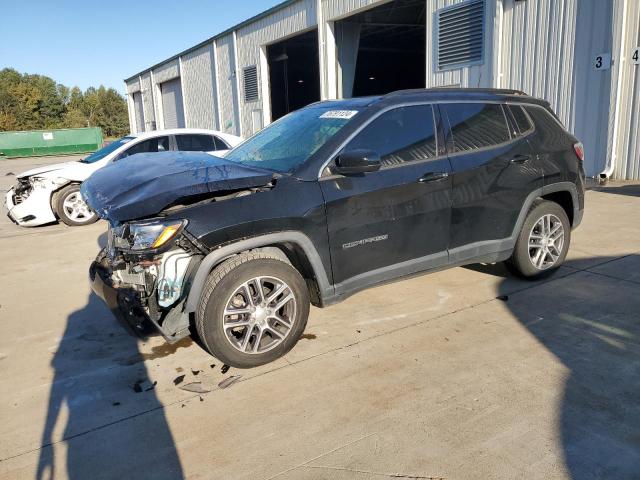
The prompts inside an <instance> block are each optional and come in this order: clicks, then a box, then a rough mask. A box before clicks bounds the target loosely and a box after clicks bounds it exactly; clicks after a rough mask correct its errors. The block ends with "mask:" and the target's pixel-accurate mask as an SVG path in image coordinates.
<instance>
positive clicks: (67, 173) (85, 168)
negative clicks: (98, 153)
mask: <svg viewBox="0 0 640 480" xmlns="http://www.w3.org/2000/svg"><path fill="white" fill-rule="evenodd" d="M101 166H102V165H101V164H100V163H97V164H96V163H81V162H64V163H54V164H53V165H45V166H43V167H38V168H34V169H31V170H27V171H26V172H23V173H21V174H20V175H18V176H17V177H18V178H24V177H33V176H38V177H44V178H50V179H54V178H66V179H67V180H72V181H77V182H82V181H84V180H86V179H87V178H89V176H90V175H91V174H92V173H93V172H95V171H96V170H97V169H98V168H100V167H101Z"/></svg>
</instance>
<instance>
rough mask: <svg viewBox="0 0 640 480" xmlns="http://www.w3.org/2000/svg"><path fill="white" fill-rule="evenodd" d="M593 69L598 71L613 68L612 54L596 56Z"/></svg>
mask: <svg viewBox="0 0 640 480" xmlns="http://www.w3.org/2000/svg"><path fill="white" fill-rule="evenodd" d="M593 68H595V69H596V70H609V69H610V68H611V54H610V53H601V54H599V55H596V58H595V59H594V61H593Z"/></svg>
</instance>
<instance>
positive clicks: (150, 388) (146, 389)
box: [144, 380, 158, 392]
mask: <svg viewBox="0 0 640 480" xmlns="http://www.w3.org/2000/svg"><path fill="white" fill-rule="evenodd" d="M156 385H158V381H157V380H156V381H155V382H153V384H151V385H150V386H149V387H147V388H145V389H144V391H145V392H148V391H149V390H153V389H154V388H156Z"/></svg>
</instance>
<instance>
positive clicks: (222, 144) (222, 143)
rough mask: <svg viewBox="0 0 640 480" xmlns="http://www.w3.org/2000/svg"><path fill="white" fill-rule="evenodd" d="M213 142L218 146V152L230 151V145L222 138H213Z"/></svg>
mask: <svg viewBox="0 0 640 480" xmlns="http://www.w3.org/2000/svg"><path fill="white" fill-rule="evenodd" d="M213 141H214V143H215V144H216V150H229V145H227V142H225V141H224V140H222V139H221V138H220V137H215V136H214V137H213Z"/></svg>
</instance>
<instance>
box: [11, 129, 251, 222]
mask: <svg viewBox="0 0 640 480" xmlns="http://www.w3.org/2000/svg"><path fill="white" fill-rule="evenodd" d="M241 140H242V139H241V138H240V137H236V136H235V135H229V134H227V133H222V132H217V131H214V130H202V129H194V128H180V129H173V130H155V131H152V132H145V133H139V134H131V135H127V136H126V137H123V138H121V139H120V140H116V141H114V142H112V143H110V144H109V145H107V146H105V147H103V148H101V149H100V150H98V151H96V152H94V153H92V154H91V155H89V156H88V157H86V158H84V159H82V160H80V161H77V162H65V163H57V164H54V165H47V166H44V167H40V168H35V169H33V170H29V171H27V172H24V173H21V174H20V175H18V176H17V180H18V183H17V184H16V185H15V186H13V187H12V188H11V189H10V190H9V191H8V192H7V195H6V197H5V203H6V207H7V210H8V211H9V217H10V218H11V219H12V220H13V221H14V222H15V223H17V224H18V225H21V226H24V227H35V226H38V225H43V224H45V223H51V222H55V221H57V220H58V218H59V219H60V220H62V221H63V222H64V223H66V224H67V225H71V226H76V225H88V224H90V223H93V222H95V221H96V220H97V219H98V216H97V215H96V214H95V213H94V212H93V211H91V210H90V209H89V208H88V207H87V205H86V204H85V203H84V200H83V199H82V196H81V195H80V184H81V183H82V182H83V181H84V180H86V179H87V178H89V176H90V175H91V174H92V173H93V172H95V171H96V170H99V169H100V168H102V167H104V166H106V165H108V164H109V163H111V162H115V161H117V160H119V159H121V158H124V157H127V156H129V155H134V154H136V153H148V152H164V151H169V150H178V151H198V152H209V153H211V154H214V155H224V154H225V153H226V152H227V151H228V150H230V149H231V148H233V147H235V146H236V145H237V144H239V143H240V142H241Z"/></svg>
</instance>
